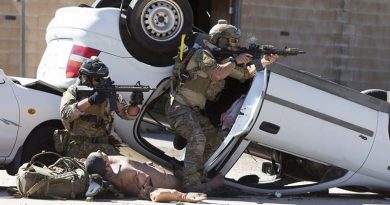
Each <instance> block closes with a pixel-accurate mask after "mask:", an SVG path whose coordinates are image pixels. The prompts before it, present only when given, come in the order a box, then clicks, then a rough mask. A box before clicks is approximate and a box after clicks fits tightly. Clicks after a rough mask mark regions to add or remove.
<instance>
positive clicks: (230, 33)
mask: <svg viewBox="0 0 390 205" xmlns="http://www.w3.org/2000/svg"><path fill="white" fill-rule="evenodd" d="M209 36H210V43H212V44H214V45H216V46H218V47H219V48H223V49H226V48H227V47H228V46H229V39H230V38H240V36H241V32H240V29H238V28H237V27H235V26H233V25H231V24H228V23H227V21H226V20H224V19H220V20H218V23H217V24H216V25H215V26H213V27H212V28H211V29H210V32H209Z"/></svg>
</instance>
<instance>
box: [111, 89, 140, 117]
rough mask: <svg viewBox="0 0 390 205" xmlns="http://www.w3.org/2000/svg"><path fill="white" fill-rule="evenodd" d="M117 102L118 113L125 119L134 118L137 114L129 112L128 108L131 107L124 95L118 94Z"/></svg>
mask: <svg viewBox="0 0 390 205" xmlns="http://www.w3.org/2000/svg"><path fill="white" fill-rule="evenodd" d="M116 102H117V106H118V109H117V110H116V114H117V115H118V116H119V117H120V118H122V119H124V120H134V119H135V118H137V116H132V115H129V114H128V113H127V109H128V108H129V106H130V105H129V104H128V103H127V102H126V101H125V100H124V99H123V97H122V95H120V94H116Z"/></svg>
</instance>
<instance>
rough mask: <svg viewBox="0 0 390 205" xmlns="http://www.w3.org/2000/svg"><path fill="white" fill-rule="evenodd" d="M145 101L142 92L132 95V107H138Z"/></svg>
mask: <svg viewBox="0 0 390 205" xmlns="http://www.w3.org/2000/svg"><path fill="white" fill-rule="evenodd" d="M143 101H144V94H143V93H142V92H140V91H135V92H133V93H132V94H131V97H130V105H131V106H137V105H141V104H142V102H143Z"/></svg>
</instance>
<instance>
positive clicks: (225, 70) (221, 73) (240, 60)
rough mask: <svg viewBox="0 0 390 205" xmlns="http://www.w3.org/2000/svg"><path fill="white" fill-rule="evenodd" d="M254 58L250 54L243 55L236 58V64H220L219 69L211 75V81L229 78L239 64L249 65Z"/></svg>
mask: <svg viewBox="0 0 390 205" xmlns="http://www.w3.org/2000/svg"><path fill="white" fill-rule="evenodd" d="M251 57H252V56H251V55H250V54H248V53H242V54H240V55H238V56H237V57H236V58H235V62H227V63H223V64H218V67H217V68H216V69H214V70H213V71H212V73H211V79H212V80H215V81H219V80H223V79H225V78H226V77H227V76H229V75H230V74H231V73H232V72H233V71H234V69H235V68H236V66H237V64H244V65H245V64H247V63H248V62H249V60H250V58H251Z"/></svg>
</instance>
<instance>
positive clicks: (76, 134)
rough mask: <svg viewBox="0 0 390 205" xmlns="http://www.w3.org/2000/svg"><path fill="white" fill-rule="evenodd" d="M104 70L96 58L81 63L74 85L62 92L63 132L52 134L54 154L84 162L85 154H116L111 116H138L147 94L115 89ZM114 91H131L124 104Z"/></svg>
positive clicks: (129, 88) (135, 88) (142, 88)
mask: <svg viewBox="0 0 390 205" xmlns="http://www.w3.org/2000/svg"><path fill="white" fill-rule="evenodd" d="M108 73H109V71H108V68H107V66H106V65H105V64H104V63H103V62H102V61H100V60H99V59H98V58H97V57H96V56H93V57H91V59H89V60H87V61H86V62H84V63H83V64H82V65H81V67H80V71H79V79H78V81H77V82H76V83H75V84H73V85H72V86H70V87H69V88H68V90H67V91H65V92H64V94H63V97H62V99H61V108H60V111H61V119H62V123H63V124H64V127H65V129H66V130H57V131H56V132H55V133H54V144H55V148H56V151H57V152H59V153H64V154H65V155H66V156H70V157H76V158H85V157H87V156H88V154H89V153H91V152H94V151H97V150H102V151H104V152H105V153H109V154H112V155H117V154H119V152H118V150H117V149H115V148H114V146H112V145H111V144H110V142H111V143H112V142H113V141H114V142H115V141H119V142H121V141H122V140H121V138H120V137H115V136H116V135H115V134H113V133H114V132H113V130H112V123H113V113H114V112H115V113H116V114H117V115H118V116H119V117H120V118H122V119H126V120H131V119H135V118H136V117H137V116H138V113H139V111H140V108H139V107H138V105H141V104H142V102H143V100H144V98H143V92H147V91H149V90H151V89H150V88H149V87H148V86H141V85H140V84H139V83H137V85H134V86H116V85H114V82H113V81H112V80H111V79H110V78H108V77H107V76H108ZM117 91H132V94H131V97H130V102H129V103H127V102H126V101H125V100H124V99H123V97H122V96H121V95H120V94H118V93H117Z"/></svg>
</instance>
